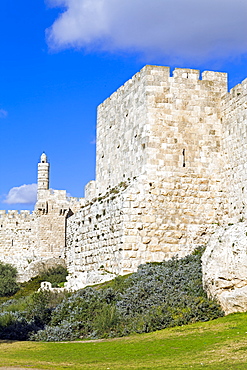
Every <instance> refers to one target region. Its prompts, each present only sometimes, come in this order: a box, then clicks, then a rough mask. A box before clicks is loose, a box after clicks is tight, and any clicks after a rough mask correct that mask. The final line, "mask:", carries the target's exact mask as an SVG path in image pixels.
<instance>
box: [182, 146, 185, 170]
mask: <svg viewBox="0 0 247 370" xmlns="http://www.w3.org/2000/svg"><path fill="white" fill-rule="evenodd" d="M182 154H183V167H185V149H183V153H182Z"/></svg>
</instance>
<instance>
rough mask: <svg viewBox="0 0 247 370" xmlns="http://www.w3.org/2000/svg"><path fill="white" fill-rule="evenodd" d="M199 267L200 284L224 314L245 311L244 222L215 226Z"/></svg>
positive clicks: (246, 245)
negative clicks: (201, 274) (201, 276)
mask: <svg viewBox="0 0 247 370" xmlns="http://www.w3.org/2000/svg"><path fill="white" fill-rule="evenodd" d="M202 267H203V283H204V287H205V288H206V290H207V291H208V293H209V295H210V296H212V297H215V298H217V300H218V301H219V303H220V304H221V306H222V308H223V309H224V311H225V313H226V314H229V313H232V312H244V311H247V222H240V223H237V224H235V225H232V226H225V227H220V228H218V230H217V231H216V232H215V233H214V234H213V235H212V236H211V238H210V241H209V243H208V246H207V248H206V251H205V252H204V254H203V258H202Z"/></svg>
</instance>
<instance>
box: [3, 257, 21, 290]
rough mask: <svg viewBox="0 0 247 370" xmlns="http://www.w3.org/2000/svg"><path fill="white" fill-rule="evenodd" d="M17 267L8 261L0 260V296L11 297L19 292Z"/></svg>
mask: <svg viewBox="0 0 247 370" xmlns="http://www.w3.org/2000/svg"><path fill="white" fill-rule="evenodd" d="M16 279H17V269H16V268H15V267H13V266H11V265H10V264H8V263H3V262H0V297H9V296H11V295H13V294H15V293H16V292H17V290H18V289H19V286H18V284H17V282H16Z"/></svg>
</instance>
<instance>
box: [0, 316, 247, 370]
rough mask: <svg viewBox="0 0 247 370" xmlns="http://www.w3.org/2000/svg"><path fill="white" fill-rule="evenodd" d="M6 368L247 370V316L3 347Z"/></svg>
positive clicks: (1, 358) (6, 343)
mask: <svg viewBox="0 0 247 370" xmlns="http://www.w3.org/2000/svg"><path fill="white" fill-rule="evenodd" d="M1 366H13V367H18V366H19V367H29V368H32V367H34V368H36V369H46V370H52V369H57V370H61V369H72V370H77V369H89V370H103V369H104V370H118V369H121V370H122V369H124V370H129V369H176V370H179V369H191V368H192V369H215V370H216V369H222V370H231V369H236V370H241V369H243V370H244V369H245V370H246V369H247V313H243V314H233V315H229V316H226V317H223V318H219V319H217V320H214V321H210V322H206V323H196V324H191V325H188V326H183V327H176V328H171V329H165V330H161V331H157V332H155V333H149V334H140V335H134V336H131V337H124V338H118V339H111V340H103V341H96V342H92V341H91V342H90V343H88V342H72V343H44V342H43V343H40V342H39V343H36V342H9V341H2V342H0V368H1Z"/></svg>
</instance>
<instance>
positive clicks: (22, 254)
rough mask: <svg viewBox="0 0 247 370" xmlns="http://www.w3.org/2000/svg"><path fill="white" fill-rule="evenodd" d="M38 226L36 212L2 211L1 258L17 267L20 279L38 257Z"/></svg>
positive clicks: (0, 215) (0, 230) (0, 224)
mask: <svg viewBox="0 0 247 370" xmlns="http://www.w3.org/2000/svg"><path fill="white" fill-rule="evenodd" d="M37 228H38V225H37V221H36V216H35V214H34V213H30V212H29V211H20V213H19V212H18V211H8V212H6V211H0V246H1V257H0V259H1V261H2V262H5V263H10V264H13V265H14V266H15V267H17V269H18V271H19V272H20V280H22V278H23V275H24V274H25V271H26V270H27V269H29V267H30V264H31V263H32V262H33V260H35V259H36V258H37V257H38V253H39V251H38V250H37Z"/></svg>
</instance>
